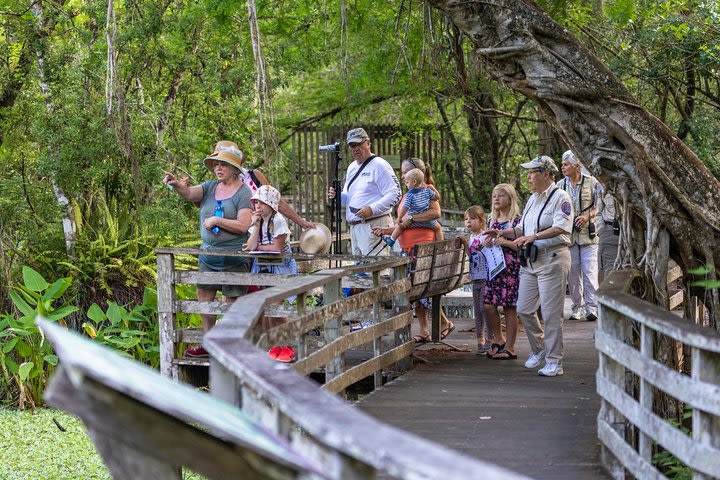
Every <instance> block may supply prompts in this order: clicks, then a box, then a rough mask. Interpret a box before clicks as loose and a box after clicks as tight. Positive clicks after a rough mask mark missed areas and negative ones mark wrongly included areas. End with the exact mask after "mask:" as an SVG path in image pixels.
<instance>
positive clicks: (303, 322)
mask: <svg viewBox="0 0 720 480" xmlns="http://www.w3.org/2000/svg"><path fill="white" fill-rule="evenodd" d="M409 285H410V281H409V279H407V278H404V279H401V280H399V281H396V282H393V283H391V284H388V285H385V286H382V287H378V288H374V289H372V290H366V291H364V292H361V293H358V294H357V295H353V296H351V297H348V298H345V299H342V300H339V301H337V302H333V303H330V304H326V305H323V306H322V307H319V308H317V309H316V310H314V311H312V312H310V313H308V314H306V315H303V316H300V317H297V318H295V319H293V320H292V321H290V322H288V323H285V324H283V325H279V326H277V327H275V328H273V329H272V330H270V331H268V332H266V333H264V334H263V335H262V336H261V337H260V339H259V341H258V343H259V344H266V343H267V344H278V343H279V342H282V341H284V340H286V339H288V338H292V337H293V336H297V335H300V334H302V333H304V332H307V331H308V330H310V329H312V328H316V327H319V326H320V325H322V324H324V323H325V322H327V321H328V320H330V319H332V318H335V317H340V316H342V315H344V314H346V313H349V312H352V311H356V310H359V309H361V308H368V307H370V306H372V305H373V303H375V302H384V301H386V300H390V299H391V298H392V297H393V296H395V295H397V294H398V293H399V292H402V291H405V290H407V288H408V286H409Z"/></svg>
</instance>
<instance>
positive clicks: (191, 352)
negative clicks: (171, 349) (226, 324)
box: [185, 345, 209, 357]
mask: <svg viewBox="0 0 720 480" xmlns="http://www.w3.org/2000/svg"><path fill="white" fill-rule="evenodd" d="M208 355H209V354H208V352H207V350H205V349H204V348H203V346H202V345H198V346H197V347H193V348H188V349H187V350H185V356H187V357H207V356H208Z"/></svg>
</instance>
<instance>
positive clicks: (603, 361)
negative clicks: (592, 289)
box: [597, 302, 625, 480]
mask: <svg viewBox="0 0 720 480" xmlns="http://www.w3.org/2000/svg"><path fill="white" fill-rule="evenodd" d="M598 307H599V308H598V313H599V316H598V327H597V328H598V330H600V331H603V332H605V333H607V334H609V335H611V336H612V337H613V338H617V339H621V340H622V339H623V338H625V327H624V326H623V325H622V322H623V317H622V315H620V314H619V313H618V312H615V311H613V310H611V309H609V308H608V307H606V306H605V305H603V303H602V302H599V303H598ZM599 355H600V358H599V366H598V375H599V376H601V377H603V378H605V379H607V380H608V381H610V382H611V383H612V384H613V385H615V386H617V387H619V388H620V389H622V390H624V389H625V367H623V366H622V365H620V364H619V363H617V362H615V361H614V360H612V359H611V358H609V357H608V356H607V355H605V354H603V353H599ZM603 424H604V425H603ZM605 425H607V426H608V427H610V428H612V429H613V430H615V432H616V433H617V434H618V435H620V436H621V437H622V438H625V418H624V417H623V415H622V414H620V412H618V411H617V410H616V409H615V408H614V407H613V406H612V405H611V404H610V402H608V401H607V400H605V399H604V398H603V399H601V402H600V411H599V412H598V431H601V430H602V429H603V428H604V426H605ZM600 457H601V461H602V464H603V466H604V467H605V468H606V469H607V471H608V473H609V474H610V476H612V478H614V479H615V480H624V479H625V467H624V466H623V464H622V462H620V461H619V460H618V459H617V458H616V457H615V455H614V454H613V453H612V451H611V450H610V449H609V448H608V447H606V446H605V445H604V444H601V450H600Z"/></svg>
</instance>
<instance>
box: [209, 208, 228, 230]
mask: <svg viewBox="0 0 720 480" xmlns="http://www.w3.org/2000/svg"><path fill="white" fill-rule="evenodd" d="M224 215H225V209H224V208H223V204H222V200H218V201H217V204H216V205H215V216H216V217H220V218H222V217H223V216H224ZM210 231H211V232H212V233H214V234H215V235H220V227H218V226H217V225H215V226H214V227H212V229H211V230H210Z"/></svg>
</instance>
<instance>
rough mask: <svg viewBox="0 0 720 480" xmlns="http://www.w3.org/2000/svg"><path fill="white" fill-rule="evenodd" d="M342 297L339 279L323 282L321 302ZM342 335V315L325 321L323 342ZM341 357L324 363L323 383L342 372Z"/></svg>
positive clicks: (330, 301) (326, 342) (331, 301)
mask: <svg viewBox="0 0 720 480" xmlns="http://www.w3.org/2000/svg"><path fill="white" fill-rule="evenodd" d="M341 298H342V284H341V281H340V280H333V281H332V282H328V283H327V284H325V287H324V289H323V304H324V305H330V304H331V303H333V302H337V301H338V300H340V299H341ZM341 335H342V317H337V318H333V319H332V320H329V321H328V322H326V323H325V344H326V345H327V344H328V343H330V342H332V341H333V340H336V339H338V338H340V336H341ZM343 363H344V362H343V357H342V355H341V356H339V357H335V358H334V359H333V360H332V361H331V362H330V363H328V364H327V365H325V383H327V382H329V381H330V380H332V379H333V378H335V377H337V376H338V375H340V374H341V373H342V372H343V366H344V365H343Z"/></svg>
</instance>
